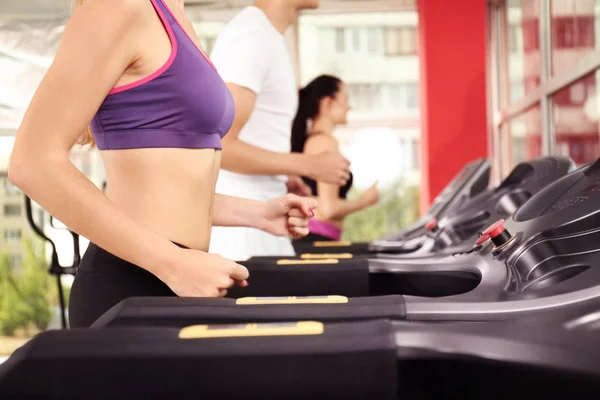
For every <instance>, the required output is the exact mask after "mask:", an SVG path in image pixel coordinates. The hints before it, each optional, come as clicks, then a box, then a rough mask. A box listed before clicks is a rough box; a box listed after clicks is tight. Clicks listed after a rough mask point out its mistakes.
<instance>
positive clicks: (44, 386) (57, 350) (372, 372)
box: [0, 304, 600, 400]
mask: <svg viewBox="0 0 600 400" xmlns="http://www.w3.org/2000/svg"><path fill="white" fill-rule="evenodd" d="M599 310H600V308H599V305H598V304H594V305H590V307H588V308H581V309H579V310H571V312H570V313H569V314H566V313H565V314H561V315H560V316H556V317H554V318H541V319H540V318H535V319H533V318H529V319H523V320H510V321H495V322H485V323H481V322H478V323H447V324H431V323H429V324H427V323H414V322H406V321H392V320H389V319H372V320H361V321H353V322H345V323H340V322H338V323H323V322H320V321H318V320H316V319H313V320H305V321H295V322H286V323H281V322H279V323H240V324H234V325H204V324H201V325H199V324H196V325H189V326H185V327H183V328H177V327H113V328H98V329H73V330H61V331H47V332H44V333H41V334H39V335H38V336H36V337H35V338H33V339H32V340H30V341H29V342H28V343H27V344H25V345H24V346H23V347H21V348H20V349H18V350H17V351H15V353H13V355H12V356H11V357H10V358H9V359H8V360H7V361H6V362H5V363H4V364H2V365H0V398H3V399H4V398H6V399H9V398H45V399H65V398H69V399H70V398H85V399H107V398H110V399H130V398H148V399H173V398H178V399H197V398H198V397H199V396H202V397H205V398H225V399H230V398H248V399H255V398H256V399H258V398H260V399H281V398H285V399H293V400H296V399H298V400H300V399H306V398H311V399H331V398H335V399H337V398H344V399H378V400H387V399H389V400H392V399H447V398H460V399H482V398H485V399H505V398H511V397H514V396H515V394H518V398H527V399H532V400H533V399H540V400H541V399H544V400H545V399H548V398H577V399H588V398H589V399H594V398H597V395H598V390H600V347H598V346H597V342H598V340H597V338H598V332H597V329H598V311H599ZM32 382H35V384H32Z"/></svg>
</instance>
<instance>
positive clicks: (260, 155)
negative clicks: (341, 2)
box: [210, 0, 350, 261]
mask: <svg viewBox="0 0 600 400" xmlns="http://www.w3.org/2000/svg"><path fill="white" fill-rule="evenodd" d="M318 4H319V1H318V0H257V1H255V2H254V5H253V6H249V7H246V8H244V9H243V10H242V11H241V12H240V13H238V14H237V15H236V16H235V17H234V18H233V19H232V20H231V21H230V22H229V23H228V24H227V26H225V28H224V29H223V31H222V32H221V34H220V35H219V37H218V38H217V40H216V42H215V45H214V47H213V51H212V53H211V60H212V62H213V63H214V65H215V66H216V68H217V71H218V72H219V74H220V75H221V77H222V78H223V80H224V81H225V83H226V84H227V86H228V87H229V90H230V91H231V94H232V95H233V97H234V99H235V105H236V117H235V121H234V123H233V126H232V128H231V130H230V131H229V132H228V133H227V135H226V136H225V138H224V139H223V152H222V161H221V171H220V173H219V179H218V181H217V189H216V191H217V193H221V194H226V195H231V196H238V197H243V198H251V199H256V200H263V201H266V200H271V199H275V198H277V197H279V196H282V195H284V194H285V193H286V192H288V191H296V192H300V193H301V194H305V195H309V194H310V189H309V188H308V187H307V186H306V185H305V184H304V183H302V180H301V179H299V176H307V177H311V178H313V179H314V180H316V181H325V182H329V183H335V184H339V185H343V184H345V183H346V180H347V179H348V178H349V176H350V175H349V168H350V164H349V162H348V161H347V160H346V159H345V158H344V157H343V156H342V155H341V154H340V153H339V152H337V151H330V152H326V153H322V154H318V155H308V154H301V153H291V152H290V150H291V143H290V137H291V126H292V121H293V119H294V116H295V115H296V111H297V107H298V86H297V83H296V75H295V72H294V67H293V65H292V61H291V59H290V55H289V54H288V51H287V48H286V45H285V39H284V33H285V31H286V30H287V28H288V27H289V26H290V25H292V24H293V23H294V22H295V21H296V19H297V16H298V12H299V11H300V10H302V9H311V8H316V7H318ZM210 251H211V252H213V253H218V254H221V255H223V256H224V257H227V258H230V259H234V260H240V261H241V260H246V259H248V258H249V257H252V256H258V255H281V256H290V255H294V249H293V247H292V244H291V242H290V240H289V239H288V238H283V237H275V236H273V235H270V234H268V233H265V232H262V231H259V230H256V229H252V228H238V227H214V228H213V231H212V239H211V245H210Z"/></svg>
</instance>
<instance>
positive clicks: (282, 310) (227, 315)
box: [92, 296, 406, 328]
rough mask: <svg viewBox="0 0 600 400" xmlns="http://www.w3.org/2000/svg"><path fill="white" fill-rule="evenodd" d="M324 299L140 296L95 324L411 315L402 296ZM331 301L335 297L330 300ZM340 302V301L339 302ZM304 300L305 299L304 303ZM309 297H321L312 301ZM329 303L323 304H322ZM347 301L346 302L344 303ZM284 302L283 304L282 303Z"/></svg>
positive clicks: (333, 319) (342, 319) (397, 317)
mask: <svg viewBox="0 0 600 400" xmlns="http://www.w3.org/2000/svg"><path fill="white" fill-rule="evenodd" d="M325 297H326V298H325V299H324V300H323V299H318V298H317V299H315V298H311V299H302V298H300V299H292V301H294V300H295V301H297V302H298V303H296V304H289V303H287V304H286V302H285V301H286V300H290V299H288V298H284V299H283V301H281V300H282V299H277V298H275V299H273V298H269V299H262V298H251V299H243V300H246V301H245V302H243V303H244V304H236V303H237V302H236V300H233V299H202V298H176V297H156V298H154V297H149V298H144V297H139V298H130V299H126V300H123V301H122V302H121V303H119V304H117V305H116V306H115V307H113V308H112V309H110V310H109V311H107V312H106V313H105V314H104V315H102V316H101V317H100V318H99V319H98V320H97V321H96V322H95V323H94V324H93V325H92V327H93V328H106V327H116V326H153V327H157V326H170V327H184V326H188V325H194V324H232V323H249V322H282V321H302V320H316V321H322V322H350V321H360V320H363V321H364V320H373V319H392V320H401V319H404V318H405V316H406V306H405V303H404V298H403V297H402V296H379V297H359V298H341V299H339V298H338V299H336V296H334V297H333V298H330V297H329V296H325ZM328 300H333V302H331V303H327V301H328ZM336 300H340V301H341V302H335V301H336ZM303 301H304V303H302V302H303ZM310 301H316V302H318V301H321V303H320V304H319V303H311V302H310ZM323 301H324V303H323ZM344 301H346V302H344ZM277 302H279V303H277Z"/></svg>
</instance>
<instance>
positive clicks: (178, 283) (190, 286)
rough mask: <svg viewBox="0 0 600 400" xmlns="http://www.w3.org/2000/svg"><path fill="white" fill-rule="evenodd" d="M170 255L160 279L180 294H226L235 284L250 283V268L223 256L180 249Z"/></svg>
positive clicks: (243, 285) (205, 295)
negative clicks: (164, 272) (164, 274)
mask: <svg viewBox="0 0 600 400" xmlns="http://www.w3.org/2000/svg"><path fill="white" fill-rule="evenodd" d="M170 258H171V260H172V261H170V262H169V266H168V268H165V269H164V270H165V271H166V276H164V277H159V278H160V279H161V280H162V281H163V282H165V283H166V284H167V285H168V286H169V287H170V288H171V290H172V291H173V292H175V294H177V295H178V296H180V297H224V296H225V295H226V294H227V290H228V289H229V288H231V287H232V286H234V285H238V286H241V287H246V286H248V282H247V281H246V279H248V275H249V273H248V269H246V267H244V266H242V265H240V264H237V263H236V262H234V261H231V260H228V259H226V258H224V257H221V256H220V255H217V254H209V253H205V252H203V251H199V250H190V249H182V248H177V250H176V251H174V252H173V255H172V256H171V257H170Z"/></svg>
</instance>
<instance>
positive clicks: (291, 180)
mask: <svg viewBox="0 0 600 400" xmlns="http://www.w3.org/2000/svg"><path fill="white" fill-rule="evenodd" d="M286 186H287V191H288V193H290V194H295V195H297V196H312V195H313V193H312V190H311V189H310V186H308V185H307V184H306V183H305V182H304V181H303V180H302V178H300V177H299V176H289V177H288V180H287V183H286Z"/></svg>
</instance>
